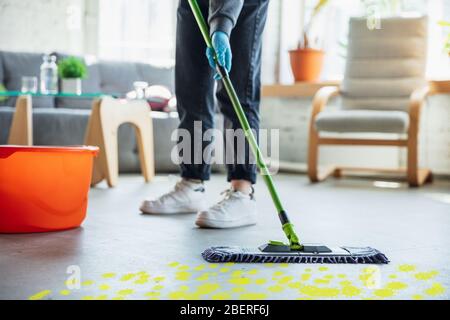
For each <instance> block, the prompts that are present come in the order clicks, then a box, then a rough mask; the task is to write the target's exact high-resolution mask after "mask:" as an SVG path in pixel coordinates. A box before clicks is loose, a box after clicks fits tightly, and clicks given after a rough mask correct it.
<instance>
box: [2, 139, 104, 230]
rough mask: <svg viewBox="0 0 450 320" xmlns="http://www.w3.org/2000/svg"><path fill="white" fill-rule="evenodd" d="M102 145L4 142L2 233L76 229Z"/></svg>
mask: <svg viewBox="0 0 450 320" xmlns="http://www.w3.org/2000/svg"><path fill="white" fill-rule="evenodd" d="M97 153H98V147H35V146H33V147H31V146H11V145H8V146H0V233H25V232H46V231H56V230H64V229H70V228H75V227H78V226H80V225H81V223H82V222H83V220H84V218H85V217H86V208H87V200H88V191H89V187H90V183H91V177H92V166H93V160H94V156H96V155H97Z"/></svg>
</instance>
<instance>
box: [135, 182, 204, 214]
mask: <svg viewBox="0 0 450 320" xmlns="http://www.w3.org/2000/svg"><path fill="white" fill-rule="evenodd" d="M206 208H207V206H206V203H205V187H204V186H203V184H202V183H195V182H191V181H188V180H185V179H182V180H180V181H179V182H177V184H176V185H175V188H174V189H173V190H172V191H170V192H168V193H166V194H164V195H162V196H160V197H159V198H157V199H156V200H145V201H144V202H143V203H142V205H141V207H140V210H141V211H142V212H143V213H153V214H173V213H188V212H191V213H194V212H198V211H201V210H204V209H206Z"/></svg>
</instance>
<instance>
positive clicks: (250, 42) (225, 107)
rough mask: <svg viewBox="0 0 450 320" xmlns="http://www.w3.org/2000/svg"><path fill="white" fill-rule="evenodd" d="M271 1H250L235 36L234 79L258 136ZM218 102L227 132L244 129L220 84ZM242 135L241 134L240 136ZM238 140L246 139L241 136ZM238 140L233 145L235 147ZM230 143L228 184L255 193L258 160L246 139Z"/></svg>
mask: <svg viewBox="0 0 450 320" xmlns="http://www.w3.org/2000/svg"><path fill="white" fill-rule="evenodd" d="M267 8H268V0H247V1H245V4H244V7H243V8H242V12H241V15H240V16H239V19H238V21H237V24H236V26H235V28H234V30H233V31H232V33H231V38H230V42H231V49H232V52H233V60H232V68H231V72H230V78H231V81H232V83H233V85H234V88H235V90H236V93H237V95H238V97H239V100H240V102H241V105H242V107H243V109H244V112H245V115H246V116H247V119H248V121H249V124H250V127H251V128H252V130H254V133H255V134H256V137H258V134H257V133H258V130H259V103H260V90H261V79H260V77H261V51H262V34H263V30H264V25H265V21H266V17H267ZM217 100H218V102H219V106H220V109H221V111H222V113H223V114H224V116H225V122H224V129H225V130H226V129H232V130H238V129H241V125H240V123H239V120H238V118H237V116H236V113H235V112H234V109H233V106H232V104H231V101H230V99H229V97H228V94H227V92H226V90H225V88H224V86H223V84H222V83H220V82H219V84H218V90H217ZM238 136H239V135H238ZM237 139H245V138H244V137H243V135H242V134H241V135H240V137H238V138H237ZM230 140H234V143H233V145H232V146H231V145H230V143H232V142H233V141H230ZM225 142H226V144H227V152H228V151H232V154H231V155H230V154H227V158H226V160H227V161H228V162H230V161H231V163H227V170H228V177H227V178H228V181H231V185H232V187H233V188H234V189H237V190H240V191H242V192H244V193H249V192H251V185H252V184H254V183H255V182H256V165H255V161H254V159H255V158H254V157H253V155H252V154H251V150H250V149H249V144H248V142H247V141H246V140H245V145H244V147H242V144H239V143H236V142H237V141H236V140H235V139H229V137H228V138H227V137H225Z"/></svg>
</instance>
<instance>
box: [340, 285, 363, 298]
mask: <svg viewBox="0 0 450 320" xmlns="http://www.w3.org/2000/svg"><path fill="white" fill-rule="evenodd" d="M361 293H362V290H361V289H360V288H358V287H355V286H353V285H346V286H343V287H342V295H344V296H345V297H349V298H352V297H358V296H359V295H361Z"/></svg>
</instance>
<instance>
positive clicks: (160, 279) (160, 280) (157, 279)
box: [153, 276, 166, 282]
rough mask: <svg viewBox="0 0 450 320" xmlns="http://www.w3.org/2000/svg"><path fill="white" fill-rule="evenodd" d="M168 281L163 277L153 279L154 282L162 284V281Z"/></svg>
mask: <svg viewBox="0 0 450 320" xmlns="http://www.w3.org/2000/svg"><path fill="white" fill-rule="evenodd" d="M165 279H166V277H163V276H159V277H154V278H153V280H154V281H155V282H162V281H164V280H165Z"/></svg>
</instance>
